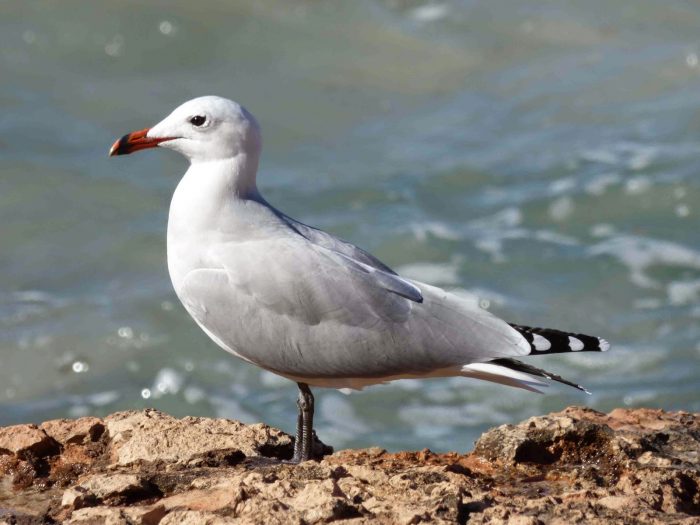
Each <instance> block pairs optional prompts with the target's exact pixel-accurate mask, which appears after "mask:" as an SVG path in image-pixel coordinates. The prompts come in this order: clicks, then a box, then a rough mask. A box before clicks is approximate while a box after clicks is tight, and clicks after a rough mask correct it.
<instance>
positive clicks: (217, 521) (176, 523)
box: [160, 510, 254, 525]
mask: <svg viewBox="0 0 700 525" xmlns="http://www.w3.org/2000/svg"><path fill="white" fill-rule="evenodd" d="M245 523H254V522H250V521H248V522H246V521H241V520H238V519H233V518H228V517H224V516H217V515H216V514H212V513H210V512H199V511H196V510H179V511H175V512H172V513H170V514H168V515H167V516H166V517H165V518H163V520H161V522H160V525H229V524H231V525H233V524H236V525H242V524H245Z"/></svg>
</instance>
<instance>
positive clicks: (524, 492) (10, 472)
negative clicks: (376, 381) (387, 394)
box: [0, 407, 700, 525]
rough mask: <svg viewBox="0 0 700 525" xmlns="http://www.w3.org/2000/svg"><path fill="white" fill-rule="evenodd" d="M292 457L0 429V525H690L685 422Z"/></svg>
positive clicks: (570, 428) (205, 423)
mask: <svg viewBox="0 0 700 525" xmlns="http://www.w3.org/2000/svg"><path fill="white" fill-rule="evenodd" d="M292 444H293V443H292V439H291V437H290V436H288V435H287V434H285V433H283V432H281V431H279V430H277V429H274V428H270V427H268V426H265V425H262V424H257V425H244V424H242V423H239V422H237V421H229V420H224V419H205V418H194V417H188V418H184V419H176V418H173V417H171V416H168V415H166V414H163V413H161V412H157V411H154V410H146V411H142V412H120V413H116V414H113V415H111V416H108V417H106V418H104V419H98V418H82V419H77V420H56V421H48V422H46V423H43V424H41V425H39V426H36V425H17V426H12V427H5V428H0V524H33V523H72V524H93V523H94V524H97V523H107V524H121V523H124V524H147V525H148V524H161V525H168V524H225V523H250V524H253V523H261V524H274V523H300V524H301V523H304V524H315V523H329V522H348V523H350V522H352V523H357V524H360V523H373V524H374V523H392V524H393V523H406V524H412V523H506V522H507V523H514V524H537V523H548V524H550V523H551V524H555V523H560V524H571V523H586V524H591V523H688V524H690V523H700V458H699V455H700V414H689V413H685V412H664V411H661V410H650V409H637V410H622V409H618V410H614V411H612V412H611V413H609V414H602V413H600V412H595V411H593V410H590V409H586V408H577V407H572V408H568V409H567V410H564V411H563V412H558V413H554V414H549V415H547V416H542V417H534V418H531V419H528V420H526V421H524V422H522V423H520V424H518V425H504V426H501V427H498V428H495V429H493V430H490V431H489V432H486V433H485V434H484V435H483V436H482V437H481V438H480V439H479V441H478V442H477V443H476V447H475V449H474V451H473V452H471V453H468V454H457V453H447V454H436V453H433V452H430V451H429V450H423V451H420V452H399V453H388V452H385V451H383V450H381V449H365V450H344V451H340V452H337V453H335V454H332V455H329V456H326V457H325V458H324V459H323V460H322V461H318V462H315V461H309V462H306V463H303V464H301V465H290V464H286V463H283V462H281V461H280V460H283V459H286V458H289V457H290V456H291V453H292Z"/></svg>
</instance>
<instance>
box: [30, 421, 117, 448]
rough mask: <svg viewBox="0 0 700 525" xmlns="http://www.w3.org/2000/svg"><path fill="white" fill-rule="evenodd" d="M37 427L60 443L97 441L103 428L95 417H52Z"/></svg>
mask: <svg viewBox="0 0 700 525" xmlns="http://www.w3.org/2000/svg"><path fill="white" fill-rule="evenodd" d="M39 428H41V430H43V431H44V432H45V433H46V434H47V435H49V436H51V437H52V438H53V439H54V440H56V441H57V442H59V443H61V444H62V445H66V444H69V443H84V442H85V441H86V440H89V441H97V440H98V439H99V438H100V436H102V433H103V432H104V430H105V426H104V424H103V423H102V420H101V419H99V418H96V417H81V418H80V419H76V420H70V419H53V420H51V421H46V422H45V423H42V424H41V426H40V427H39Z"/></svg>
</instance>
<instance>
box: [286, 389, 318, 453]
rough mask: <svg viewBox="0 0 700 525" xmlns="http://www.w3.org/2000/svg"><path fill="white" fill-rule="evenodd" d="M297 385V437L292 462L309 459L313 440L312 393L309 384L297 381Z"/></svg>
mask: <svg viewBox="0 0 700 525" xmlns="http://www.w3.org/2000/svg"><path fill="white" fill-rule="evenodd" d="M297 386H298V387H299V398H298V399H297V406H298V407H299V414H298V415H297V438H296V441H295V442H294V456H293V457H292V461H291V462H292V463H301V462H302V461H308V460H309V459H311V447H312V445H313V440H314V432H313V428H314V395H313V394H312V393H311V389H310V388H309V385H307V384H306V383H297Z"/></svg>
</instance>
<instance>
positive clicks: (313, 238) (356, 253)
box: [272, 208, 397, 275]
mask: <svg viewBox="0 0 700 525" xmlns="http://www.w3.org/2000/svg"><path fill="white" fill-rule="evenodd" d="M272 209H273V210H274V212H275V213H276V214H277V216H278V217H279V218H280V219H282V220H283V221H284V222H286V223H287V224H288V225H289V227H290V228H292V229H293V230H294V231H295V232H297V233H298V234H299V235H301V236H303V237H304V238H305V239H307V240H308V241H309V242H311V243H313V244H316V245H318V246H322V247H324V248H328V249H329V250H333V251H334V252H338V253H341V254H343V255H345V256H347V257H350V258H351V259H353V260H355V261H358V262H361V263H363V264H366V265H368V266H371V267H373V268H376V269H377V270H381V271H383V272H386V273H388V274H392V275H397V274H396V272H395V271H394V270H392V269H391V268H389V267H388V266H387V265H386V264H384V263H383V262H382V261H380V260H379V259H377V258H376V257H375V256H374V255H372V254H371V253H368V252H366V251H364V250H363V249H362V248H359V247H357V246H355V245H354V244H352V243H350V242H348V241H345V240H343V239H341V238H339V237H336V236H335V235H331V234H330V233H328V232H325V231H323V230H319V229H318V228H314V227H313V226H309V225H308V224H304V223H303V222H299V221H298V220H296V219H292V218H291V217H289V216H288V215H285V214H284V213H282V212H281V211H279V210H276V209H274V208H272Z"/></svg>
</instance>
